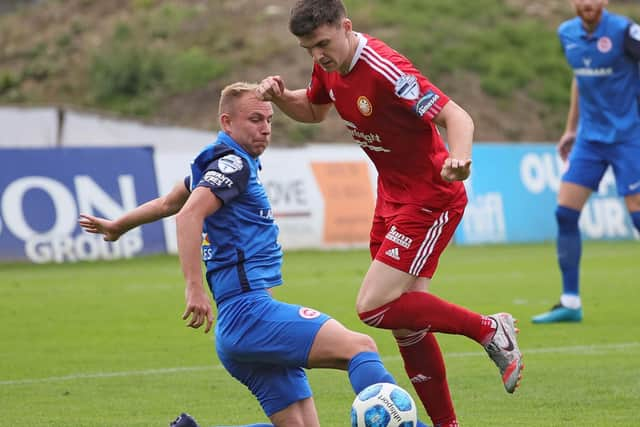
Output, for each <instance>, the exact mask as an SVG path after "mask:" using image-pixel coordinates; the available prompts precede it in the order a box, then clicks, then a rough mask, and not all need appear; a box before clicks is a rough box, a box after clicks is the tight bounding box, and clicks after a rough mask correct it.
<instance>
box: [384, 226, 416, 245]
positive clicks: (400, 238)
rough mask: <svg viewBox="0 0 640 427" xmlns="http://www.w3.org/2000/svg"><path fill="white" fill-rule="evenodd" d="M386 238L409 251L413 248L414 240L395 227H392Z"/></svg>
mask: <svg viewBox="0 0 640 427" xmlns="http://www.w3.org/2000/svg"><path fill="white" fill-rule="evenodd" d="M385 238H386V239H388V240H391V241H392V242H393V243H396V244H398V245H400V246H402V247H403V248H407V249H408V248H409V247H410V246H411V243H413V240H412V239H411V238H409V237H407V236H405V235H404V234H402V233H400V232H399V231H398V229H397V228H396V226H395V225H392V226H391V229H390V230H389V232H388V233H387V235H386V236H385Z"/></svg>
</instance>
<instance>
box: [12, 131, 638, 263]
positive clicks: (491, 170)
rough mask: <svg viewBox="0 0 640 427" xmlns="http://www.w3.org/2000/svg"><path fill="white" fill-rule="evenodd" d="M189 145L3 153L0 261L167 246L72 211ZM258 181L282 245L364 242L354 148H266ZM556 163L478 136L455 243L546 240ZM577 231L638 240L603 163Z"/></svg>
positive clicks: (168, 162) (140, 191) (159, 176)
mask: <svg viewBox="0 0 640 427" xmlns="http://www.w3.org/2000/svg"><path fill="white" fill-rule="evenodd" d="M193 155H194V153H193V152H192V151H191V150H183V151H182V150H181V151H171V150H166V149H165V150H154V149H153V148H151V147H123V148H109V147H100V148H46V149H0V260H27V261H31V262H36V263H42V262H73V261H78V260H93V259H114V258H122V257H132V256H136V255H140V254H150V253H158V252H170V253H175V252H176V250H177V246H176V239H175V222H174V221H173V219H171V218H169V219H166V220H165V221H164V223H163V224H149V225H145V226H143V227H141V228H140V229H139V230H132V231H130V232H129V233H127V234H126V235H125V236H123V237H122V238H121V239H120V241H118V242H116V243H107V242H104V241H102V239H101V238H100V237H99V236H95V235H89V234H87V233H84V232H83V231H82V230H81V229H80V228H79V227H78V225H77V222H76V221H77V218H78V215H79V213H89V214H94V215H99V216H106V217H110V218H114V217H117V216H119V215H121V214H122V213H123V212H125V211H127V210H129V209H131V208H133V207H134V206H136V205H138V204H140V203H143V202H145V201H147V200H150V199H153V198H155V197H157V196H158V194H164V193H166V192H168V191H169V190H170V189H171V188H172V187H173V185H175V183H176V182H178V181H182V180H183V179H184V177H185V176H186V175H188V173H189V162H190V160H191V158H192V157H193ZM262 164H263V171H262V173H261V180H262V182H263V184H264V185H265V187H266V189H267V192H268V194H269V197H270V199H271V202H272V208H273V214H274V216H275V218H276V219H277V222H278V225H279V227H280V242H281V244H282V246H283V247H284V248H285V249H290V248H336V247H366V245H367V243H368V234H369V226H370V220H371V214H372V210H373V207H374V203H375V201H374V199H375V196H374V195H375V186H376V173H375V170H374V169H373V167H372V165H371V164H370V162H369V161H368V160H366V158H365V157H364V156H363V154H362V151H361V149H360V148H359V147H356V146H353V145H346V144H345V145H338V144H325V145H319V144H318V145H315V144H312V145H307V146H304V147H302V148H296V149H283V148H270V149H269V150H267V152H265V154H264V155H263V157H262ZM562 167H563V164H562V162H561V161H560V159H559V158H558V157H557V155H556V154H555V150H554V146H553V145H551V144H476V146H475V147H474V153H473V173H472V177H471V178H470V179H469V180H467V181H466V182H465V185H466V186H467V190H468V194H469V205H468V207H467V210H466V212H465V216H464V218H463V221H462V223H461V225H460V227H459V228H458V230H457V232H456V234H455V242H456V243H457V244H486V243H524V242H540V241H548V240H552V239H554V238H555V233H556V229H555V227H556V225H555V220H554V209H555V197H556V193H557V190H558V187H559V183H560V175H561V173H562ZM580 227H581V230H582V232H583V235H584V237H585V238H586V239H633V238H636V239H637V238H638V235H637V233H636V232H635V230H634V228H633V226H632V225H631V222H630V220H629V218H628V215H627V213H626V208H625V206H624V202H623V201H622V200H621V199H620V198H618V197H617V195H616V189H615V181H614V178H613V174H612V173H611V172H610V171H608V172H607V174H606V175H605V178H604V180H603V181H602V184H601V186H600V189H599V191H598V193H597V194H596V195H595V196H594V197H592V198H591V199H590V201H589V203H588V205H587V207H586V208H585V210H584V212H583V215H582V217H581V220H580Z"/></svg>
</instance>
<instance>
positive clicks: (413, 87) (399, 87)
mask: <svg viewBox="0 0 640 427" xmlns="http://www.w3.org/2000/svg"><path fill="white" fill-rule="evenodd" d="M396 95H397V96H398V97H400V98H404V99H408V100H410V101H413V100H414V99H418V96H419V95H420V85H418V79H417V78H416V76H414V75H412V74H405V75H404V76H402V77H400V78H399V79H398V80H397V81H396Z"/></svg>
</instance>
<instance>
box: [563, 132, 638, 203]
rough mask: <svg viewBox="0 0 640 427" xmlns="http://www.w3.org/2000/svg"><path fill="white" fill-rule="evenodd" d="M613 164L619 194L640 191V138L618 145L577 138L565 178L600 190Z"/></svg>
mask: <svg viewBox="0 0 640 427" xmlns="http://www.w3.org/2000/svg"><path fill="white" fill-rule="evenodd" d="M609 165H611V167H612V168H613V174H614V175H615V177H616V188H617V190H618V195H619V196H623V197H624V196H628V195H630V194H634V193H639V192H640V141H638V142H627V143H622V142H620V143H616V144H601V143H598V142H586V141H576V144H575V145H574V147H573V149H572V150H571V154H570V155H569V168H568V169H567V171H566V172H565V173H564V175H563V176H562V181H565V182H572V183H574V184H579V185H582V186H584V187H587V188H590V189H591V190H593V191H598V185H599V184H600V180H601V179H602V176H603V175H604V173H605V171H606V170H607V166H609Z"/></svg>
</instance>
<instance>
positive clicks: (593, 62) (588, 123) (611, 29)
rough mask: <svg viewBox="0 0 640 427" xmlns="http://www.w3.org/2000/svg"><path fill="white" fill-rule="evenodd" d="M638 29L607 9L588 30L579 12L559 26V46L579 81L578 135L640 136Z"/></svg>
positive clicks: (595, 138)
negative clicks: (591, 28)
mask: <svg viewBox="0 0 640 427" xmlns="http://www.w3.org/2000/svg"><path fill="white" fill-rule="evenodd" d="M638 30H639V29H638V27H637V25H635V24H633V23H632V22H631V21H630V20H629V19H628V18H626V17H624V16H620V15H616V14H613V13H610V12H608V11H606V10H604V11H603V14H602V19H601V21H600V23H599V24H598V27H597V28H596V30H595V31H594V32H593V33H592V34H591V35H589V34H587V32H586V30H585V29H584V27H583V26H582V21H581V20H580V18H579V17H575V18H573V19H570V20H568V21H566V22H564V23H562V24H561V25H560V27H559V28H558V37H559V38H560V43H561V44H562V49H563V51H564V54H565V56H566V58H567V61H568V63H569V65H570V66H571V68H573V74H574V76H575V78H576V82H577V84H578V93H579V97H578V108H579V122H578V129H577V139H578V140H586V141H589V142H601V143H616V142H629V141H638V140H640V106H639V103H638V95H639V94H640V69H639V66H638V59H639V58H638V56H637V54H638V51H639V50H640V35H639V34H640V31H638Z"/></svg>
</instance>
